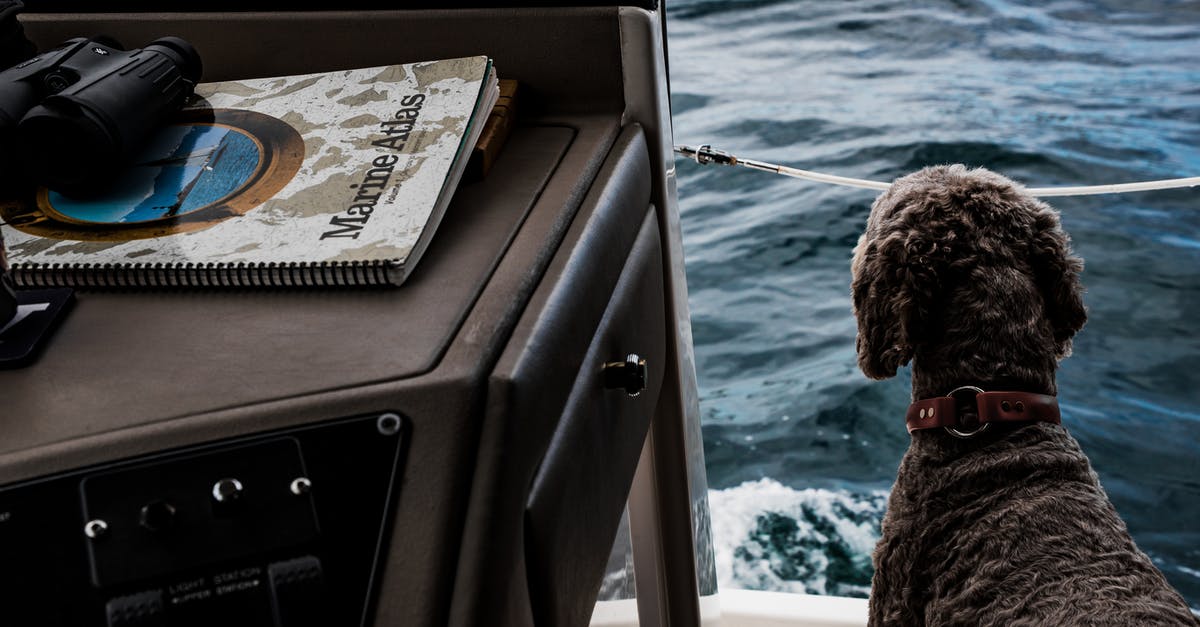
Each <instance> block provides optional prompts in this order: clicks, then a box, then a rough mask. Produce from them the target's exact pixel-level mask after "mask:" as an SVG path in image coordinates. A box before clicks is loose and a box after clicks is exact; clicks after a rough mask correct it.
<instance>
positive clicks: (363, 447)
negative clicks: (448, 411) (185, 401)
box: [0, 412, 407, 627]
mask: <svg viewBox="0 0 1200 627" xmlns="http://www.w3.org/2000/svg"><path fill="white" fill-rule="evenodd" d="M406 428H407V421H406V420H405V419H404V418H403V417H402V416H401V415H400V414H398V413H395V412H382V413H380V414H375V415H370V416H363V417H358V418H350V419H344V420H336V421H331V422H325V423H318V424H314V425H310V426H306V427H303V428H297V429H290V430H287V431H283V432H275V433H268V434H262V435H258V436H253V437H250V438H240V439H238V440H233V441H227V442H218V443H212V444H207V445H204V446H198V447H192V448H188V449H184V450H178V451H172V452H168V453H162V454H156V455H153V456H147V457H142V458H136V459H130V460H125V461H121V462H118V463H113V464H109V465H105V466H102V467H96V468H89V469H83V470H79V471H75V472H72V473H68V474H64V475H59V476H55V477H50V478H45V479H41V480H38V481H33V482H27V483H22V484H18V485H14V486H4V487H0V556H2V559H0V562H2V563H0V596H2V597H3V598H4V599H6V603H5V605H6V606H7V610H6V611H7V613H8V616H10V617H14V618H15V619H16V620H14V621H13V622H11V623H9V621H7V620H6V621H5V624H12V625H15V626H19V627H24V626H26V625H28V626H34V625H36V626H38V627H60V626H61V627H89V626H92V625H95V626H109V627H116V626H121V627H150V626H155V627H159V626H162V627H200V626H206V627H210V626H212V625H221V624H227V625H238V626H239V627H241V626H245V627H260V626H261V627H318V626H319V627H327V626H328V625H362V624H365V622H366V620H367V617H368V616H369V614H370V610H371V598H372V590H371V587H372V581H373V579H374V574H375V572H376V570H377V568H378V560H379V554H380V551H381V550H382V549H383V548H384V545H385V543H386V541H387V538H386V534H385V531H386V529H388V525H387V523H388V514H389V512H390V510H391V509H392V501H393V499H394V496H395V495H394V486H395V485H398V481H397V475H398V472H399V469H400V467H401V459H402V455H403V451H404V441H405V437H404V436H405V430H406Z"/></svg>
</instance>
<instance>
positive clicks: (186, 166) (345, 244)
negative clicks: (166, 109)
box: [0, 57, 498, 287]
mask: <svg viewBox="0 0 1200 627" xmlns="http://www.w3.org/2000/svg"><path fill="white" fill-rule="evenodd" d="M196 93H197V96H198V97H197V99H196V100H195V101H194V102H192V103H189V105H188V106H187V107H185V108H184V110H183V111H182V112H181V113H180V115H179V116H178V117H177V119H176V120H175V121H174V122H173V123H172V124H171V125H169V126H167V127H165V128H164V129H161V130H160V131H158V132H157V133H156V134H155V135H154V136H153V137H152V138H151V139H150V140H149V141H148V142H147V144H146V146H145V149H144V150H142V151H141V153H140V155H139V156H138V157H137V158H136V159H135V160H134V163H133V164H132V165H131V166H130V167H128V168H126V169H125V170H124V171H123V172H122V173H121V174H120V175H119V178H118V179H116V180H115V181H114V182H113V184H112V185H111V186H109V187H107V188H106V189H105V190H103V191H102V192H100V193H99V194H96V195H89V196H87V197H75V198H72V197H66V196H62V195H60V194H58V193H56V192H53V191H49V190H46V189H27V190H23V191H20V192H17V193H15V194H14V195H15V196H16V197H11V198H5V199H0V215H2V216H3V223H4V224H3V227H0V228H3V235H4V241H5V243H6V245H7V248H8V254H9V263H10V266H11V274H12V277H13V279H14V281H15V282H16V283H17V284H18V285H20V286H25V287H40V286H74V287H155V286H188V287H239V286H326V285H372V284H391V285H399V284H400V283H402V282H403V281H404V279H405V277H406V276H408V273H409V272H410V271H411V270H412V268H413V266H414V265H415V264H416V263H417V260H418V259H419V258H420V256H421V253H422V252H423V251H424V249H425V247H426V245H427V244H428V243H429V240H430V238H431V237H432V236H433V234H434V231H435V230H436V228H437V225H438V222H439V221H440V220H441V217H442V214H443V213H444V212H445V208H446V205H447V204H448V203H449V201H450V197H451V196H452V195H453V192H454V189H455V187H456V186H457V184H458V181H459V178H460V177H461V175H462V171H463V169H464V167H465V165H466V162H467V159H468V157H469V156H470V153H471V149H472V147H473V146H474V145H475V142H476V141H477V139H478V137H479V133H480V130H481V128H482V127H483V122H484V121H485V120H486V119H487V116H488V113H489V112H490V111H491V109H492V106H493V104H494V103H495V102H496V98H497V94H498V88H497V81H496V76H495V71H494V70H493V68H492V64H491V61H490V59H488V58H487V57H470V58H463V59H448V60H439V61H428V62H421V63H411V64H405V65H391V66H382V67H373V68H363V69H354V70H344V71H335V72H324V73H319V74H307V75H299V76H281V77H273V78H261V79H251V80H239V81H228V82H222V83H207V84H202V85H199V86H197V88H196ZM66 154H68V153H66V152H64V155H66ZM63 167H87V164H86V162H83V161H78V160H72V159H66V158H64V163H63Z"/></svg>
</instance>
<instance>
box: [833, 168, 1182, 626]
mask: <svg viewBox="0 0 1200 627" xmlns="http://www.w3.org/2000/svg"><path fill="white" fill-rule="evenodd" d="M851 266H852V267H851V269H852V274H853V283H852V288H851V292H852V296H853V302H854V313H855V316H856V318H857V320H858V340H857V348H858V363H859V367H860V368H861V369H862V371H863V372H864V373H865V374H866V375H867V376H868V377H871V378H873V379H883V378H887V377H890V376H893V375H895V374H896V369H897V367H899V366H902V365H904V364H906V363H908V362H909V361H910V360H911V361H912V390H913V399H914V400H917V399H923V398H929V397H933V396H944V395H946V394H947V393H949V392H950V391H951V390H953V389H954V388H957V387H959V386H962V385H974V386H978V387H980V388H983V389H985V390H1020V391H1025V392H1035V393H1042V394H1051V395H1053V394H1056V393H1057V387H1056V385H1055V378H1054V371H1055V369H1056V367H1057V365H1058V361H1059V360H1060V359H1062V358H1063V357H1066V356H1067V355H1069V354H1070V352H1071V338H1072V336H1073V335H1074V334H1075V332H1076V331H1078V330H1079V329H1080V328H1081V327H1082V326H1083V324H1084V322H1085V321H1086V319H1087V314H1086V312H1085V310H1084V306H1083V298H1082V294H1083V287H1082V285H1081V284H1080V281H1079V274H1080V271H1081V270H1082V269H1083V263H1082V261H1081V260H1080V259H1079V258H1077V257H1074V256H1072V254H1071V250H1070V240H1069V238H1068V237H1067V235H1066V233H1064V232H1063V230H1062V227H1061V225H1060V224H1059V219H1058V215H1057V213H1056V212H1055V211H1054V210H1053V209H1051V208H1050V207H1049V206H1048V205H1046V204H1045V203H1043V202H1040V201H1038V200H1037V199H1035V198H1033V197H1032V196H1030V195H1029V194H1028V193H1026V192H1025V191H1024V189H1023V188H1021V187H1020V186H1019V185H1017V184H1015V183H1013V182H1012V181H1010V180H1008V179H1006V178H1004V177H1002V176H1000V175H998V174H995V173H993V172H989V171H987V170H984V169H975V170H968V169H966V168H965V167H963V166H961V165H954V166H937V167H931V168H926V169H924V170H921V171H919V172H916V173H914V174H911V175H909V176H906V177H904V178H901V179H899V180H897V181H896V182H895V183H894V184H893V185H892V186H891V188H890V189H888V190H887V191H886V192H884V193H883V194H882V195H881V196H880V197H879V198H878V199H877V200H876V201H875V204H874V205H873V206H872V208H871V215H870V218H869V219H868V221H867V227H866V231H865V232H864V233H863V235H862V237H861V238H860V240H859V242H858V246H857V247H856V248H855V251H854V259H853V262H852V264H851ZM902 424H903V423H902V422H901V421H897V428H903V427H902V426H901V425H902ZM874 562H875V576H874V580H873V581H872V589H871V601H870V621H871V624H872V625H1081V624H1088V625H1164V624H1165V625H1196V624H1200V621H1197V620H1196V618H1195V617H1194V616H1193V615H1192V613H1191V612H1190V611H1189V609H1188V607H1187V604H1186V603H1185V602H1184V601H1183V599H1182V598H1181V597H1180V596H1179V594H1178V593H1177V592H1176V591H1175V590H1173V589H1172V588H1171V586H1170V585H1169V584H1168V583H1167V582H1166V580H1165V579H1164V578H1163V575H1162V573H1161V572H1159V570H1158V569H1157V568H1155V566H1154V565H1153V564H1152V563H1151V561H1150V559H1149V558H1148V557H1147V556H1146V555H1145V554H1144V553H1142V552H1141V551H1140V550H1139V549H1138V548H1137V546H1135V544H1134V542H1133V540H1132V538H1130V536H1129V532H1128V530H1127V529H1126V527H1125V524H1124V523H1123V522H1122V521H1121V519H1120V517H1119V516H1118V515H1117V513H1116V511H1115V510H1114V509H1113V507H1112V504H1111V503H1110V502H1109V500H1108V497H1107V496H1106V495H1105V493H1104V490H1103V489H1102V488H1101V487H1100V483H1099V480H1098V478H1097V476H1096V473H1095V472H1094V471H1093V470H1092V468H1091V465H1090V464H1089V463H1088V460H1087V457H1085V456H1084V454H1083V452H1082V451H1081V450H1080V448H1079V445H1078V443H1076V441H1075V439H1074V438H1072V437H1071V436H1070V435H1068V434H1067V432H1066V431H1065V430H1064V429H1063V428H1062V427H1060V426H1058V425H1051V424H1047V423H1036V424H1031V425H1021V424H1017V425H1003V426H1001V425H991V426H990V427H989V429H988V430H986V431H985V432H984V433H982V434H980V435H979V436H976V437H975V438H972V439H967V440H963V439H957V438H955V437H953V436H951V435H949V434H947V433H945V432H944V431H942V430H919V431H916V432H914V433H913V435H912V444H911V446H910V447H909V450H908V452H907V454H906V455H905V457H904V459H903V461H902V462H901V464H900V470H899V474H898V476H897V478H896V484H895V486H894V487H893V489H892V495H891V498H890V500H889V503H888V509H887V514H886V515H885V517H884V521H883V535H882V538H881V539H880V541H879V544H878V546H877V547H876V550H875V555H874Z"/></svg>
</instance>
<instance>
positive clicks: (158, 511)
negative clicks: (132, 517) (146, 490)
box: [138, 501, 175, 533]
mask: <svg viewBox="0 0 1200 627" xmlns="http://www.w3.org/2000/svg"><path fill="white" fill-rule="evenodd" d="M138 524H140V525H141V526H142V527H143V528H144V529H146V530H148V531H153V532H156V533H157V532H159V531H166V530H167V529H170V528H171V526H172V525H174V524H175V506H174V505H171V504H170V503H168V502H166V501H151V502H149V503H146V504H145V505H143V506H142V511H141V513H140V514H139V515H138Z"/></svg>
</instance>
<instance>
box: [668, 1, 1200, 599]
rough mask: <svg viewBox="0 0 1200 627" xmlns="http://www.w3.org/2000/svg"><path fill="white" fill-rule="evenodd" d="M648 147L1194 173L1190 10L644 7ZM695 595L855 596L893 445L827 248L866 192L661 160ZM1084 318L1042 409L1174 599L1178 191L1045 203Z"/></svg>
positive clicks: (1183, 372) (1191, 279)
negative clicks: (664, 86) (662, 134)
mask: <svg viewBox="0 0 1200 627" xmlns="http://www.w3.org/2000/svg"><path fill="white" fill-rule="evenodd" d="M667 15H668V19H667V27H668V45H669V53H670V54H669V64H670V77H671V88H672V99H671V104H672V109H673V114H674V130H675V141H676V143H682V144H693V145H694V144H700V143H711V144H712V145H713V146H714V147H717V148H722V149H726V150H729V151H731V152H734V153H735V154H738V155H741V156H744V157H748V158H755V159H760V160H765V161H771V162H777V163H783V164H787V165H792V166H796V167H800V168H806V169H814V170H821V171H828V172H832V173H836V174H842V175H846V176H853V177H861V178H870V179H876V180H891V179H894V178H896V177H898V176H901V175H903V174H906V173H908V172H911V171H913V170H916V169H919V168H921V167H923V166H926V165H932V164H943V163H959V162H961V163H966V164H968V165H971V166H984V167H987V168H990V169H993V170H995V171H998V172H1001V173H1003V174H1006V175H1008V176H1010V177H1012V178H1014V179H1016V180H1018V181H1022V182H1024V183H1026V184H1028V185H1030V186H1051V185H1089V184H1102V183H1117V182H1127V181H1138V180H1146V179H1159V178H1171V177H1184V176H1197V175H1200V3H1197V2H1194V1H1192V2H1147V1H1139V0H1109V1H1094V2H1082V1H1065V2H1064V1H1058V2H1035V1H1029V2H1017V1H1013V0H958V1H949V0H940V1H928V2H903V1H899V0H891V1H864V0H853V1H842V2H818V1H816V0H775V1H771V0H745V1H740V2H739V1H730V0H670V1H669V2H667ZM678 173H679V199H680V207H681V211H682V221H683V230H684V233H683V237H684V251H685V255H686V263H687V279H688V287H689V290H690V294H691V303H690V304H691V314H692V324H693V329H694V334H695V335H694V340H695V348H696V358H697V367H698V370H699V372H698V376H699V382H700V390H701V411H702V420H703V430H704V440H705V454H706V456H707V466H708V480H709V485H710V488H711V490H710V494H709V498H710V502H711V507H712V526H713V531H714V544H715V547H716V554H717V570H718V576H719V580H720V584H721V585H722V586H727V587H728V586H732V587H738V588H753V589H767V590H786V591H793V592H808V593H818V594H839V595H850V596H865V595H866V594H867V592H868V591H869V585H870V577H871V566H870V551H871V548H872V546H873V544H874V542H875V540H876V539H877V538H878V534H879V526H878V523H879V519H880V517H881V516H882V514H883V511H884V508H885V505H886V494H887V490H888V489H889V488H890V486H891V482H892V481H893V479H894V478H895V473H896V467H897V464H898V463H899V460H900V457H901V455H903V453H904V450H905V449H906V448H907V446H908V441H909V439H908V435H907V434H906V433H905V428H904V421H903V414H904V410H905V408H906V407H907V405H908V401H909V383H908V377H909V372H908V371H907V370H902V371H901V372H900V374H899V375H898V376H897V378H896V379H894V380H889V381H886V382H872V381H868V380H867V379H866V378H865V377H863V375H862V374H861V373H860V372H859V371H858V370H857V368H856V366H855V353H854V336H855V322H854V319H853V317H852V315H851V309H850V293H849V284H850V254H851V249H852V248H853V246H854V244H855V242H856V240H857V238H858V235H859V234H860V232H861V231H862V228H863V225H864V222H865V220H866V217H867V213H868V211H869V207H870V204H871V201H872V200H873V199H874V194H873V193H872V192H870V191H865V190H854V189H848V188H842V187H833V186H828V185H821V184H814V183H808V182H803V181H797V180H794V179H787V178H783V177H779V176H773V175H769V174H765V173H762V172H756V171H751V170H744V169H734V168H723V167H720V166H712V165H710V166H700V165H697V164H695V163H691V162H686V161H683V160H680V161H679V162H678ZM1051 204H1052V205H1053V206H1054V207H1055V208H1057V209H1058V210H1060V211H1061V213H1062V221H1063V225H1064V227H1065V228H1066V229H1067V231H1068V232H1069V233H1070V234H1071V236H1072V238H1073V240H1074V247H1075V251H1076V252H1077V253H1078V254H1080V255H1081V256H1082V257H1083V258H1084V259H1085V262H1086V269H1085V271H1084V275H1083V281H1084V283H1085V285H1086V289H1087V293H1086V296H1085V300H1086V303H1087V307H1088V310H1089V320H1088V323H1087V326H1086V327H1085V328H1084V329H1083V331H1082V332H1081V333H1080V334H1079V335H1078V336H1077V338H1076V340H1075V352H1074V355H1073V356H1072V357H1070V358H1069V359H1067V360H1066V361H1064V362H1063V363H1062V366H1061V369H1060V372H1059V389H1060V401H1061V404H1062V408H1063V412H1064V419H1063V422H1064V424H1065V425H1066V427H1067V428H1068V429H1069V430H1070V431H1071V433H1072V434H1074V436H1075V437H1076V438H1078V439H1079V441H1080V443H1081V445H1082V446H1083V448H1084V450H1085V451H1086V452H1087V454H1088V455H1089V457H1090V458H1091V460H1092V463H1093V464H1094V466H1095V468H1096V470H1097V471H1098V472H1099V474H1100V477H1101V481H1102V482H1103V485H1104V487H1105V489H1106V490H1107V491H1108V494H1109V496H1110V497H1111V498H1112V501H1113V502H1114V503H1115V505H1116V507H1117V510H1118V511H1119V512H1120V514H1121V515H1122V517H1123V518H1124V519H1125V521H1126V522H1127V523H1128V526H1129V528H1130V530H1131V532H1132V533H1133V536H1134V538H1135V539H1136V540H1137V543H1138V545H1139V546H1140V547H1141V549H1142V550H1144V551H1145V552H1146V553H1148V554H1149V555H1150V556H1151V558H1152V559H1153V560H1154V562H1155V563H1156V564H1157V565H1158V567H1159V568H1160V569H1162V571H1163V572H1164V573H1165V574H1166V575H1167V578H1168V579H1169V580H1170V581H1171V583H1172V584H1174V585H1175V586H1176V587H1177V588H1178V589H1179V590H1180V591H1181V592H1182V593H1183V594H1184V596H1185V597H1186V598H1187V599H1188V601H1189V603H1190V604H1191V605H1192V607H1193V608H1200V461H1198V459H1200V330H1198V329H1197V325H1198V324H1200V188H1194V189H1190V190H1178V191H1166V192H1147V193H1137V194H1129V195H1119V196H1117V195H1110V196H1093V197H1086V198H1062V199H1051Z"/></svg>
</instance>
